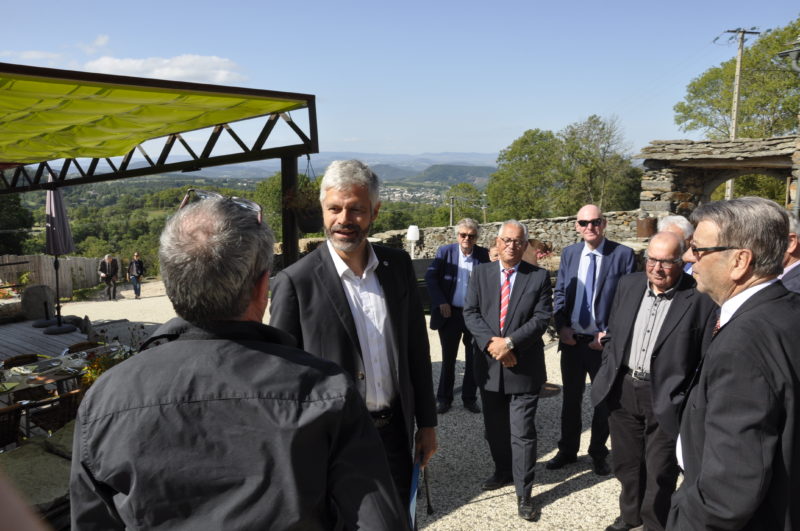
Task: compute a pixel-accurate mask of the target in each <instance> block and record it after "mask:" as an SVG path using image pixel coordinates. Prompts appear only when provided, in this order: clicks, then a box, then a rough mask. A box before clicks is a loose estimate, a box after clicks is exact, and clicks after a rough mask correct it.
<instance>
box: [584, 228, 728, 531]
mask: <svg viewBox="0 0 800 531" xmlns="http://www.w3.org/2000/svg"><path fill="white" fill-rule="evenodd" d="M683 252H684V240H683V239H682V238H681V237H679V236H678V235H676V234H674V233H672V232H659V233H658V234H656V235H655V236H653V238H652V239H651V240H650V244H649V245H648V247H647V255H646V261H645V271H644V272H641V273H633V274H631V275H625V276H623V277H622V278H620V280H619V284H618V285H617V291H616V295H615V296H614V304H613V306H612V307H611V314H610V317H609V322H608V334H607V335H606V337H607V338H609V340H608V343H606V345H605V347H604V348H603V362H602V365H601V366H600V369H599V370H598V371H597V376H595V378H594V382H593V384H592V404H593V405H595V406H598V405H599V404H600V403H602V402H603V401H605V402H606V405H607V407H608V410H609V419H608V424H609V429H610V432H611V454H612V462H613V471H614V475H615V476H616V478H617V479H618V480H619V482H620V484H621V487H622V490H621V492H620V496H619V507H620V515H619V517H618V518H617V519H616V521H615V522H614V523H612V524H611V525H609V526H608V527H607V528H606V531H624V530H626V529H632V528H634V527H636V526H639V525H644V527H645V529H648V530H650V529H652V530H659V529H664V526H665V525H666V523H667V514H668V513H669V505H670V497H671V496H672V493H673V492H674V491H675V486H676V482H677V479H678V463H677V461H676V459H675V439H676V438H677V436H678V426H679V412H678V409H679V407H680V403H681V399H682V397H683V393H684V392H685V391H686V388H687V387H688V385H689V381H690V380H691V377H692V375H693V374H694V371H695V368H696V367H697V364H698V362H699V361H700V358H701V356H702V353H703V349H704V347H705V345H707V344H708V342H709V341H710V339H711V330H712V329H713V319H712V318H711V316H712V315H713V314H714V311H715V309H716V305H715V304H714V302H713V301H712V300H711V299H710V298H709V297H708V296H707V295H704V294H702V293H699V292H698V291H697V289H696V282H695V281H694V279H693V278H692V277H691V276H689V275H688V274H686V273H684V272H683V260H682V259H681V256H682V255H683Z"/></svg>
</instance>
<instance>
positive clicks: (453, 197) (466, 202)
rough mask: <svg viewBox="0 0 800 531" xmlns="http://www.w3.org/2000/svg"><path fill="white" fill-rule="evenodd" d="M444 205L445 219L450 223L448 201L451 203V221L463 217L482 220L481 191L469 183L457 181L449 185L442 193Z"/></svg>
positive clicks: (455, 221) (456, 221)
mask: <svg viewBox="0 0 800 531" xmlns="http://www.w3.org/2000/svg"><path fill="white" fill-rule="evenodd" d="M444 199H445V205H446V206H447V220H446V221H445V224H449V223H450V202H451V201H452V203H453V223H458V220H460V219H463V218H473V219H475V220H478V221H479V222H480V221H481V220H482V218H483V215H482V213H481V204H482V202H483V198H482V197H481V192H480V190H478V189H477V188H475V186H474V185H472V184H470V183H458V184H454V185H453V186H451V187H450V189H449V190H447V192H445V194H444Z"/></svg>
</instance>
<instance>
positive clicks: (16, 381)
mask: <svg viewBox="0 0 800 531" xmlns="http://www.w3.org/2000/svg"><path fill="white" fill-rule="evenodd" d="M85 365H86V361H85V360H84V359H82V358H81V357H80V356H79V355H76V354H67V355H65V356H60V357H57V358H47V359H44V360H41V361H38V362H36V363H34V364H31V365H23V366H22V367H13V368H11V369H8V370H4V371H0V373H1V374H2V383H0V399H2V397H3V396H4V395H7V394H8V393H13V392H17V391H22V390H24V389H30V388H32V387H42V386H45V385H50V384H53V385H55V387H56V390H57V391H58V394H62V393H65V392H66V391H67V382H69V381H70V380H74V381H75V382H76V384H77V383H78V382H79V380H80V377H81V374H82V373H83V367H84V366H85ZM4 401H6V402H7V400H4Z"/></svg>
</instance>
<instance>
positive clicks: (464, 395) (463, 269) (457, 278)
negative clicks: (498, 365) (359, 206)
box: [425, 218, 489, 414]
mask: <svg viewBox="0 0 800 531" xmlns="http://www.w3.org/2000/svg"><path fill="white" fill-rule="evenodd" d="M478 234H479V227H478V222H477V221H475V220H474V219H470V218H465V219H462V220H461V221H459V222H458V224H456V227H455V235H456V238H457V239H458V242H457V243H451V244H448V245H442V246H441V247H439V248H438V249H437V250H436V257H435V258H434V259H433V262H431V265H430V266H429V267H428V271H427V272H426V273H425V283H426V285H427V287H428V293H429V294H430V297H431V322H430V327H431V330H437V331H438V332H439V342H440V343H441V345H442V369H441V372H440V373H439V387H438V390H437V391H436V402H437V404H436V412H437V413H439V414H443V413H446V412H447V411H449V410H450V406H451V405H452V402H453V385H454V384H455V371H456V356H457V354H458V343H459V341H463V343H464V360H465V366H464V379H463V381H462V384H461V402H462V403H463V404H464V409H466V410H467V411H470V412H472V413H480V412H481V409H480V407H479V406H478V401H477V398H478V397H477V389H478V387H477V386H476V385H475V378H474V377H473V376H472V365H473V362H472V356H473V345H472V334H470V333H469V330H468V329H467V327H466V325H465V324H464V314H463V310H464V301H465V299H466V296H467V285H468V283H469V277H470V274H471V273H472V269H473V268H474V267H475V266H477V265H478V264H485V263H486V262H488V261H489V251H488V250H487V249H486V248H485V247H481V246H480V245H476V244H475V242H476V241H477V239H478Z"/></svg>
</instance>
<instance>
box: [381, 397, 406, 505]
mask: <svg viewBox="0 0 800 531" xmlns="http://www.w3.org/2000/svg"><path fill="white" fill-rule="evenodd" d="M393 409H394V413H393V415H392V418H391V420H390V422H389V423H388V424H387V425H386V426H383V427H380V428H378V435H380V437H381V441H383V449H384V451H385V452H386V459H387V460H388V461H389V471H390V472H391V474H392V480H393V482H394V485H395V487H396V488H397V493H398V494H399V495H400V501H401V502H402V506H403V507H408V504H409V502H410V501H411V471H412V470H411V469H412V467H413V465H414V462H413V458H412V455H411V448H409V446H408V433H407V432H406V425H405V421H403V413H402V409H401V408H400V407H399V406H398V407H395V408H393Z"/></svg>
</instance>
